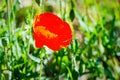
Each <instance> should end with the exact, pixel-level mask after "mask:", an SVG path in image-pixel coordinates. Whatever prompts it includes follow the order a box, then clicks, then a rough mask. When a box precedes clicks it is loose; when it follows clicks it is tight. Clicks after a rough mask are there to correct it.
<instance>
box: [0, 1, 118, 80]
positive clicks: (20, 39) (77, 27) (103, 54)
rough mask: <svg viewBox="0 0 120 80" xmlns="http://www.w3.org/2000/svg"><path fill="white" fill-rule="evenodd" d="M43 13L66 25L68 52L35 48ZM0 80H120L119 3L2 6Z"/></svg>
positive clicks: (0, 3) (11, 3)
mask: <svg viewBox="0 0 120 80" xmlns="http://www.w3.org/2000/svg"><path fill="white" fill-rule="evenodd" d="M43 12H51V13H53V14H55V15H57V16H59V17H60V18H61V19H62V20H63V21H65V22H67V23H68V24H69V25H70V27H71V29H72V40H71V42H70V44H69V45H68V46H67V47H65V48H62V49H61V50H58V51H54V50H51V49H49V48H48V47H47V46H44V47H42V48H37V47H36V46H35V41H34V37H33V24H34V23H33V20H34V17H35V15H36V14H41V13H43ZM48 19H49V17H48ZM56 27H57V26H56ZM51 44H52V43H51ZM0 80H120V0H0Z"/></svg>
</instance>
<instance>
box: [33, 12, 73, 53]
mask: <svg viewBox="0 0 120 80" xmlns="http://www.w3.org/2000/svg"><path fill="white" fill-rule="evenodd" d="M33 36H34V39H35V45H36V47H37V48H42V47H43V45H46V46H47V47H49V48H50V49H52V50H54V51H56V50H60V49H61V48H64V47H67V46H68V45H69V44H70V41H71V39H72V31H71V28H70V26H69V24H68V23H66V22H64V21H62V20H61V19H60V18H59V17H58V16H56V15H54V14H52V13H50V12H45V13H42V14H40V15H36V16H35V19H34V24H33Z"/></svg>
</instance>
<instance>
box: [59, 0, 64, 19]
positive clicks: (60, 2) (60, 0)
mask: <svg viewBox="0 0 120 80" xmlns="http://www.w3.org/2000/svg"><path fill="white" fill-rule="evenodd" d="M59 4H60V16H61V18H63V15H62V0H59Z"/></svg>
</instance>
